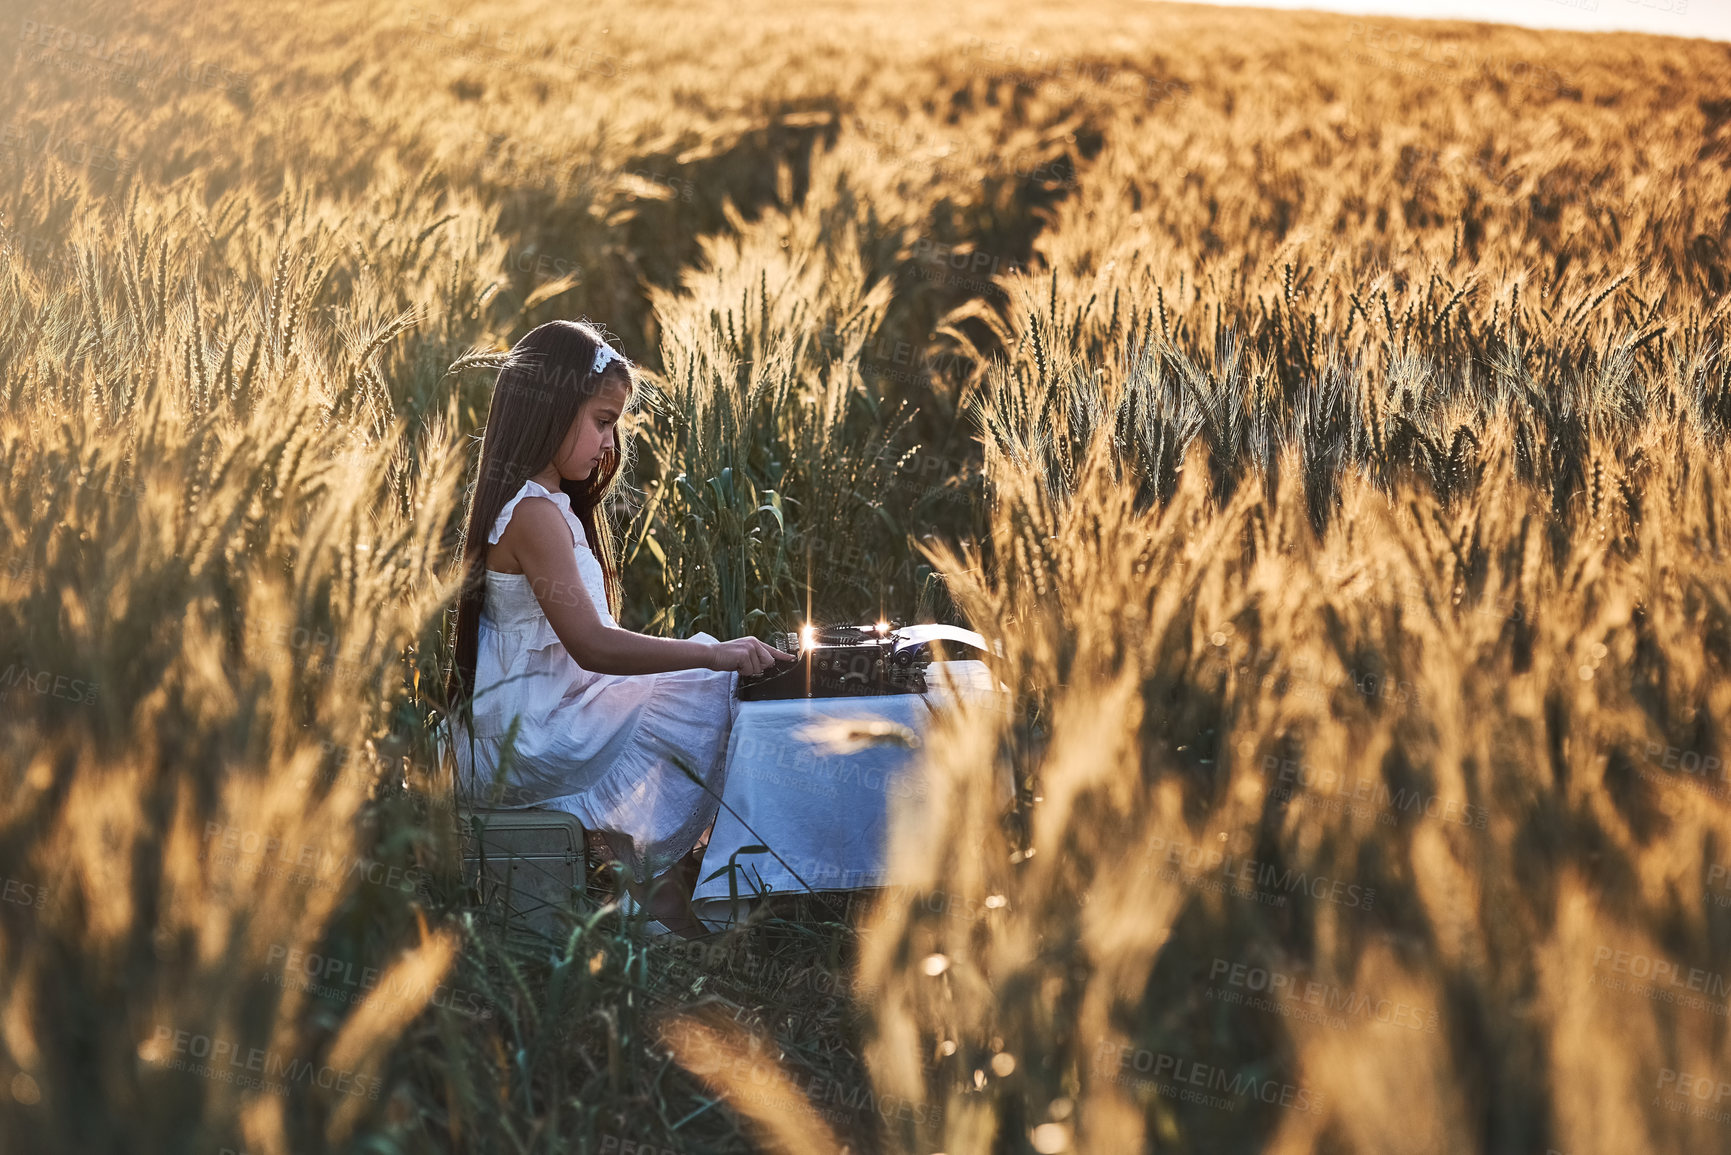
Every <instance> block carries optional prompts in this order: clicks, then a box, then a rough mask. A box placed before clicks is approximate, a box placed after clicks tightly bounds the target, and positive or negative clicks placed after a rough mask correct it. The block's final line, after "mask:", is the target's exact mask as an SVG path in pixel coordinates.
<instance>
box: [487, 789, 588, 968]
mask: <svg viewBox="0 0 1731 1155" xmlns="http://www.w3.org/2000/svg"><path fill="white" fill-rule="evenodd" d="M458 814H459V821H460V822H461V823H462V826H463V829H462V841H463V884H464V885H465V886H466V887H468V888H469V889H470V890H471V891H472V892H473V894H474V895H475V897H476V899H477V901H478V904H479V905H480V907H481V908H482V909H483V910H485V911H488V912H489V913H492V914H494V915H496V916H497V917H498V918H499V919H500V921H501V922H503V923H507V924H509V923H511V922H518V923H520V924H522V925H524V926H526V927H528V928H530V929H532V930H534V931H537V932H539V933H541V934H543V935H546V936H548V937H551V938H560V939H562V938H564V937H565V935H566V933H567V932H568V931H569V930H570V925H571V924H570V920H571V917H572V900H573V898H574V897H575V896H576V895H577V894H579V893H585V894H596V895H597V897H599V898H601V899H603V900H605V899H606V898H607V897H610V896H611V894H612V889H611V887H610V886H609V885H608V883H607V881H606V877H605V872H604V871H603V870H602V869H601V866H602V865H603V862H602V861H601V860H602V859H603V858H604V857H605V856H604V855H602V854H594V853H591V851H592V849H593V848H595V847H596V846H597V845H599V847H600V848H601V849H602V850H603V851H605V848H606V844H605V843H604V842H602V841H601V839H600V836H599V834H598V833H597V832H594V831H585V830H584V829H583V824H582V823H581V822H579V821H578V820H577V816H576V815H574V814H571V813H569V812H567V811H564V810H547V809H542V808H538V807H530V808H522V809H508V810H495V809H491V808H488V807H480V806H477V807H463V808H461V809H460V810H459V811H458Z"/></svg>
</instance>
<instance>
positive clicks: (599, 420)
mask: <svg viewBox="0 0 1731 1155" xmlns="http://www.w3.org/2000/svg"><path fill="white" fill-rule="evenodd" d="M629 396H630V391H629V387H628V386H626V385H625V384H623V383H622V382H620V381H619V379H618V378H617V377H614V378H609V379H608V381H607V383H606V384H605V385H604V386H603V387H602V389H601V391H600V392H599V393H597V394H596V395H595V396H593V397H591V398H590V399H589V400H587V401H585V402H584V403H583V408H582V409H581V410H579V411H578V413H577V420H575V421H573V422H572V423H571V428H570V430H569V431H568V432H567V433H566V434H565V440H564V442H563V443H562V444H560V446H559V451H558V452H557V453H555V454H554V455H553V468H554V469H556V470H558V471H559V476H560V477H562V478H564V479H565V480H566V481H582V480H583V479H584V478H586V477H588V476H589V475H590V474H592V473H594V472H595V467H596V466H597V465H599V464H600V463H601V455H602V454H603V453H605V452H607V451H608V450H609V449H612V448H614V443H613V430H614V427H615V426H617V425H618V424H619V415H620V414H621V413H623V412H625V402H626V400H627V399H628V398H629Z"/></svg>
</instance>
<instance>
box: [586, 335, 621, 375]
mask: <svg viewBox="0 0 1731 1155" xmlns="http://www.w3.org/2000/svg"><path fill="white" fill-rule="evenodd" d="M609 361H618V362H620V363H621V364H626V363H627V362H626V360H625V358H624V357H623V356H621V355H620V353H619V351H618V350H616V349H614V348H613V346H611V345H609V344H608V343H607V342H605V341H602V342H601V343H600V344H598V345H596V346H595V361H594V363H593V364H591V365H590V366H589V372H590V373H591V374H595V373H599V372H601V370H603V369H605V368H607V362H609Z"/></svg>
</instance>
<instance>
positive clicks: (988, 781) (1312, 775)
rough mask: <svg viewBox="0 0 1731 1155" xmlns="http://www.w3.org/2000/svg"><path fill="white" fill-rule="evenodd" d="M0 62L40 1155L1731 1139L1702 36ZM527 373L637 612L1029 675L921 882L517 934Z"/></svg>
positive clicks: (835, 11) (899, 850)
mask: <svg viewBox="0 0 1731 1155" xmlns="http://www.w3.org/2000/svg"><path fill="white" fill-rule="evenodd" d="M0 29H3V30H4V31H3V32H0V35H4V36H5V37H7V39H8V43H7V45H6V51H5V52H4V54H3V55H0V104H3V105H4V107H3V109H0V305H3V307H0V461H3V462H4V469H3V470H0V522H3V523H4V525H5V530H6V533H5V547H4V548H5V556H4V567H3V571H0V695H3V706H0V718H3V721H0V751H3V754H0V776H3V782H0V898H3V899H4V900H5V901H3V902H0V1150H4V1151H5V1152H8V1153H13V1152H16V1153H25V1152H29V1153H36V1152H43V1153H57V1152H69V1153H70V1152H77V1153H80V1155H82V1153H85V1152H96V1151H126V1152H146V1151H163V1152H176V1153H179V1152H194V1153H207V1155H223V1153H238V1152H247V1153H250V1155H265V1153H269V1155H287V1153H290V1152H295V1153H299V1152H309V1151H324V1150H333V1151H337V1150H340V1151H354V1152H371V1153H385V1152H398V1151H400V1152H489V1153H491V1152H511V1153H530V1152H533V1153H546V1155H552V1153H564V1152H578V1153H583V1155H589V1153H597V1155H599V1153H619V1155H627V1153H634V1155H662V1153H665V1152H680V1153H686V1152H712V1151H713V1152H747V1151H752V1152H755V1151H766V1152H786V1153H790V1155H805V1153H808V1152H820V1153H841V1152H847V1153H850V1155H859V1153H862V1152H885V1153H897V1155H900V1153H909V1155H932V1153H937V1152H942V1153H944V1155H987V1153H991V1155H998V1153H1003V1152H1010V1153H1021V1152H1030V1151H1032V1152H1039V1153H1041V1155H1056V1153H1059V1152H1086V1153H1111V1155H1116V1153H1119V1152H1128V1151H1185V1152H1270V1153H1289V1152H1294V1153H1295V1152H1313V1151H1314V1152H1326V1153H1330V1155H1333V1153H1342V1155H1344V1153H1349V1152H1363V1153H1377V1152H1431V1151H1435V1152H1457V1151H1485V1152H1496V1153H1510V1155H1512V1153H1516V1152H1520V1153H1534V1155H1543V1153H1546V1152H1562V1153H1566V1155H1584V1153H1592V1152H1601V1151H1602V1152H1631V1151H1678V1152H1706V1151H1731V1026H1728V1023H1727V1017H1728V1013H1731V771H1728V770H1727V761H1726V760H1727V757H1728V755H1731V743H1728V734H1731V676H1728V671H1731V557H1728V552H1727V551H1728V549H1731V543H1728V542H1727V540H1726V537H1727V534H1731V496H1728V485H1731V473H1728V471H1727V454H1726V442H1727V435H1728V433H1731V359H1728V358H1727V353H1726V348H1725V342H1726V338H1727V335H1728V330H1731V298H1728V297H1727V294H1726V290H1727V280H1726V277H1727V267H1726V253H1725V246H1726V245H1727V244H1728V243H1731V98H1728V97H1727V95H1726V94H1727V92H1728V91H1731V48H1728V46H1727V45H1725V44H1721V43H1714V42H1710V41H1705V40H1686V39H1681V38H1668V37H1657V36H1638V35H1625V34H1616V35H1609V34H1605V35H1586V34H1572V33H1560V32H1536V31H1528V30H1522V29H1517V28H1512V27H1493V26H1487V25H1470V24H1464V23H1448V22H1415V21H1397V20H1392V19H1386V18H1354V17H1345V16H1326V15H1320V14H1313V13H1282V14H1273V13H1266V12H1262V13H1257V12H1248V11H1245V10H1222V9H1212V8H1208V7H1205V6H1200V5H1183V4H1168V3H1137V4H1115V3H1108V2H1105V0H1083V2H1082V3H1079V4H1067V5H1058V4H1050V5H1042V6H1038V7H1033V8H1028V9H1025V10H1015V11H1012V10H1010V6H1004V5H989V4H984V3H979V2H977V0H964V2H963V3H960V4H957V5H952V6H949V7H948V9H947V10H944V11H942V12H939V11H938V10H937V9H935V8H931V7H927V6H921V5H912V4H904V3H899V2H891V3H884V4H878V5H873V6H856V5H828V4H817V5H812V6H800V5H793V4H779V3H778V4H770V3H763V2H761V0H745V2H744V3H742V4H738V5H730V6H725V7H724V6H706V7H701V8H675V7H673V6H670V5H660V4H637V5H623V4H616V3H612V2H611V0H604V2H602V3H598V4H595V5H592V6H586V7H583V8H581V9H577V8H568V7H561V6H552V5H536V4H531V3H528V2H527V0H486V2H477V3H472V4H467V5H464V6H462V7H456V6H450V7H446V6H436V5H435V4H434V3H433V2H432V0H418V4H417V5H416V6H410V5H402V4H396V3H386V4H381V5H377V6H363V5H350V4H337V3H332V2H329V0H294V2H292V3H288V4H284V5H282V6H280V7H278V6H262V7H261V6H256V5H243V4H238V3H234V2H232V0H215V2H214V3H206V4H202V5H194V4H192V3H188V2H184V0H139V2H138V3H135V4H126V5H123V4H115V3H107V2H105V0H94V2H89V3H69V4H65V5H60V6H53V7H51V6H46V5H40V4H37V5H30V4H24V5H21V6H9V11H8V13H7V14H6V17H5V19H4V21H0ZM1679 31H1680V32H1682V31H1685V29H1684V28H1682V27H1680V28H1679ZM556 317H586V318H590V319H592V320H594V321H596V322H597V323H599V324H602V325H604V326H606V327H607V329H608V330H609V331H610V332H611V333H612V334H614V335H615V338H616V344H617V345H618V346H619V347H620V348H621V349H622V350H623V351H625V352H626V353H627V355H629V356H630V357H632V358H633V359H634V360H635V361H637V362H638V363H639V364H640V365H641V366H642V368H643V371H644V379H645V385H646V387H647V392H648V394H649V396H648V398H647V401H648V403H647V404H645V405H643V406H641V407H640V408H639V409H638V411H637V412H636V413H635V415H634V417H633V418H632V420H631V421H630V422H628V426H627V428H626V429H625V431H624V432H625V435H626V436H627V437H628V438H629V441H630V461H631V470H630V472H629V474H628V476H627V478H626V484H625V485H624V486H623V487H622V488H621V490H620V492H619V496H618V499H617V500H616V502H615V503H614V507H613V508H612V509H611V511H610V513H611V516H612V518H613V524H614V525H615V526H616V527H617V530H618V537H617V540H618V541H619V543H620V550H621V557H620V562H621V564H622V565H623V577H624V589H625V594H626V603H625V607H624V612H623V613H622V614H621V615H620V620H621V623H622V624H624V625H626V626H629V627H631V628H634V629H639V630H644V631H647V632H650V633H656V634H666V635H672V636H686V635H689V634H690V633H692V632H695V631H698V630H707V631H709V632H711V633H712V634H714V635H715V636H717V637H735V636H739V635H741V634H745V633H756V634H758V635H760V636H767V635H768V634H769V632H770V631H772V630H781V629H789V628H793V627H794V626H795V625H796V624H797V623H798V622H799V621H802V620H804V619H805V618H806V617H807V616H811V617H813V618H816V619H819V620H858V619H860V618H861V617H864V616H868V615H873V616H875V615H877V614H881V613H886V612H887V613H892V614H895V615H896V616H900V617H904V618H906V619H908V620H916V619H917V620H946V621H954V622H958V623H963V624H967V625H970V626H971V627H972V628H975V629H978V630H980V631H981V632H983V633H985V634H987V635H989V636H991V637H993V638H997V639H1000V640H1001V641H1002V642H1003V645H1004V653H1003V656H1002V658H1001V660H999V661H998V662H997V663H996V664H997V667H998V668H997V673H998V674H999V676H1000V677H1001V678H1002V679H1003V681H1004V682H1005V684H1006V685H1009V686H1011V687H1012V688H1013V690H1014V709H1013V710H1011V711H1010V712H1008V713H993V712H989V711H969V712H962V713H957V714H955V715H952V716H949V717H946V718H943V719H941V720H939V721H938V722H937V723H936V724H935V726H934V729H933V730H932V732H931V733H930V734H929V735H928V739H927V741H926V743H925V745H924V747H923V748H922V755H921V762H922V766H923V770H924V772H925V773H927V774H928V775H930V779H931V781H932V783H933V784H934V788H933V790H932V791H931V792H930V793H929V794H928V795H927V796H926V797H925V801H924V806H925V811H926V812H925V813H924V814H923V815H922V818H923V819H924V826H923V829H924V830H926V831H928V834H927V835H926V836H923V837H920V838H914V837H912V836H911V835H902V836H897V837H896V838H895V839H894V840H893V842H892V847H891V858H892V862H893V864H894V872H895V884H894V885H892V886H890V887H888V888H887V889H884V890H882V891H879V892H861V893H856V894H852V895H840V896H831V897H826V898H806V899H803V900H799V899H794V898H789V899H787V900H786V901H783V902H781V903H779V904H776V903H772V904H768V905H767V906H765V908H764V909H763V911H762V912H761V913H760V914H759V915H758V916H756V917H754V918H753V919H752V920H751V921H749V922H748V923H747V924H746V925H744V926H742V927H739V928H737V929H735V930H732V931H730V932H728V933H726V934H724V935H717V936H713V937H712V938H710V939H707V940H700V941H697V942H691V943H684V944H678V943H675V944H669V943H668V942H665V941H659V940H650V939H647V938H646V937H645V936H644V934H643V933H642V927H641V925H640V924H639V923H638V922H636V921H634V920H632V919H628V918H625V917H624V916H622V915H621V913H620V911H619V909H618V907H617V905H616V904H614V903H610V902H607V901H604V900H602V899H599V898H594V897H590V896H578V897H576V898H575V899H574V902H573V906H572V911H571V917H570V921H569V923H568V927H569V933H568V934H561V936H559V937H558V938H555V939H552V940H549V939H546V938H541V937H537V936H535V935H534V934H532V933H527V932H525V931H524V930H523V929H522V928H520V927H508V926H505V925H501V924H500V923H498V922H497V921H496V920H493V919H491V918H490V917H489V916H488V913H487V912H486V911H485V910H478V909H475V908H474V907H473V905H472V904H471V903H470V902H469V896H468V895H467V894H466V892H465V889H464V887H463V885H462V882H461V878H460V874H459V871H458V867H457V858H458V849H457V842H456V839H455V833H454V830H455V821H456V816H455V815H454V814H453V812H452V805H451V779H450V773H449V767H447V766H443V765H441V764H440V762H439V759H438V758H437V757H436V755H435V748H434V745H433V742H432V740H431V728H432V726H433V725H434V724H436V723H437V722H438V721H439V720H440V719H441V718H442V717H443V707H442V700H441V687H442V685H443V676H442V675H443V671H444V669H445V668H446V667H447V666H448V664H449V660H450V644H449V616H448V610H449V607H450V606H451V604H452V601H453V599H454V597H455V594H456V591H457V588H458V587H457V582H458V580H459V579H458V574H457V569H456V564H455V563H456V560H457V558H458V550H459V535H460V532H461V525H462V512H463V500H464V493H465V488H466V486H467V485H468V484H469V483H470V482H471V481H472V478H473V474H474V470H475V465H476V461H477V458H478V454H477V438H478V437H479V435H480V433H481V427H482V424H483V422H484V419H485V415H486V404H487V397H488V392H489V389H490V386H491V374H492V372H493V370H494V369H496V367H497V363H498V354H500V353H502V352H503V351H504V350H506V349H508V348H509V347H510V345H511V344H512V343H513V342H514V341H515V340H516V339H517V338H518V337H519V336H521V335H522V334H523V333H524V332H526V331H527V330H528V329H529V328H530V327H532V326H533V325H535V324H539V323H541V322H543V321H546V320H549V319H552V318H556ZM1005 767H1007V768H1008V769H1009V770H1010V771H1011V772H1012V775H1013V778H1014V781H1015V783H1016V799H1015V803H1014V805H1013V806H1012V807H1010V809H1009V810H1008V811H1007V812H1005V811H1004V810H1003V808H1002V807H1001V805H1000V804H999V801H998V796H997V795H996V794H995V793H994V782H995V781H996V776H997V774H998V773H999V772H1000V771H1001V770H1002V769H1003V768H1005ZM902 828H903V829H911V828H912V826H911V824H907V825H904V826H903V827H902ZM930 831H936V832H937V836H936V837H932V836H930V834H929V832H930Z"/></svg>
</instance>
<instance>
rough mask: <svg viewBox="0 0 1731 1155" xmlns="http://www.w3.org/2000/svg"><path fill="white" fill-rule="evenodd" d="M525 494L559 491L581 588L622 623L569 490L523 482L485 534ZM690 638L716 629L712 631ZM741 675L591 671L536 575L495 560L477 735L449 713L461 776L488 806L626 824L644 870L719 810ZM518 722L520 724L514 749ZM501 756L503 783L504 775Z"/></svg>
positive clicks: (497, 528)
mask: <svg viewBox="0 0 1731 1155" xmlns="http://www.w3.org/2000/svg"><path fill="white" fill-rule="evenodd" d="M529 496H538V497H546V498H550V499H551V500H552V501H553V503H554V504H555V505H557V506H558V507H559V510H560V512H561V513H563V514H564V517H565V523H566V525H568V526H570V528H571V537H572V543H573V545H572V548H573V549H574V550H575V551H576V555H577V572H578V574H579V576H580V577H581V578H582V581H583V588H584V590H586V591H587V592H588V595H589V600H590V602H591V603H593V605H594V606H595V612H596V613H597V614H598V615H599V616H600V618H601V620H602V621H603V622H605V623H607V624H608V625H610V626H611V625H614V624H615V623H614V620H613V617H612V615H611V614H610V613H608V611H607V597H606V590H605V587H604V578H603V576H602V573H601V563H600V562H599V561H598V560H597V559H596V557H595V555H594V553H593V552H591V551H590V549H589V546H588V544H587V542H586V538H585V535H584V533H583V523H582V522H580V521H578V520H577V516H576V514H574V513H573V512H572V510H571V499H570V498H569V497H567V496H566V495H565V494H564V493H562V492H559V491H557V490H551V491H550V490H548V489H546V488H545V487H543V486H541V485H540V484H539V483H537V482H534V481H526V482H524V483H523V487H522V489H520V490H518V491H517V495H516V496H515V497H513V498H512V499H511V500H510V501H509V502H507V503H506V504H505V508H504V509H502V510H500V511H499V517H498V520H496V521H495V522H494V523H493V529H492V532H491V533H490V534H489V535H488V537H487V541H488V542H489V544H492V543H496V542H498V540H499V537H500V535H502V534H503V533H504V532H505V526H506V525H507V524H509V523H510V520H511V514H512V512H513V511H515V510H516V508H517V505H518V503H519V502H521V501H522V500H523V499H524V498H525V497H529ZM693 638H694V639H696V640H700V641H709V642H713V641H716V640H717V639H716V638H714V637H712V636H711V635H709V634H707V633H699V634H694V635H693ZM738 680H739V674H738V672H737V671H734V670H725V671H723V670H708V669H687V670H671V671H666V672H663V673H657V674H598V673H594V672H592V671H590V670H585V669H584V668H583V667H581V666H579V665H578V664H577V662H576V659H574V658H572V656H571V655H570V654H569V653H568V652H567V651H566V649H565V646H564V644H563V643H561V642H560V641H559V637H558V635H557V634H555V633H554V632H553V625H552V623H551V622H549V621H548V620H547V615H546V614H545V613H543V612H542V610H541V605H540V603H539V602H537V601H536V600H535V595H534V593H533V592H532V591H531V589H530V584H529V579H528V577H526V576H525V575H523V574H508V573H498V572H496V571H494V570H488V571H487V586H486V598H485V601H484V604H483V608H482V610H481V621H480V637H479V643H478V645H477V647H476V653H475V693H474V702H473V706H474V732H473V739H472V742H471V739H470V736H469V735H468V734H467V733H466V732H465V730H464V728H463V725H462V723H461V722H460V721H459V720H456V719H453V720H452V732H453V733H454V734H455V735H456V736H457V740H456V741H455V742H454V743H453V744H452V745H453V747H454V751H453V752H454V753H455V755H456V762H457V774H458V777H457V787H458V789H459V791H461V792H463V794H464V795H465V797H467V798H468V799H469V800H470V801H471V802H473V803H475V804H478V805H490V806H499V807H510V808H516V807H525V806H538V807H546V808H549V809H555V810H565V811H569V812H570V813H572V814H575V815H576V816H577V818H578V820H579V821H580V822H582V823H583V826H584V828H585V829H586V830H601V831H609V832H612V833H613V835H614V837H613V839H612V841H614V842H616V843H623V842H624V841H625V839H623V838H620V837H618V836H619V835H627V836H629V840H630V846H629V848H628V850H626V852H625V854H624V861H625V864H626V865H627V866H628V867H629V868H630V869H631V870H632V872H633V874H635V875H636V877H637V878H638V879H639V881H642V880H645V879H647V878H648V877H650V876H651V875H655V874H659V873H661V872H662V871H664V870H666V869H667V868H668V867H669V866H671V865H672V864H673V863H675V862H676V861H678V860H679V859H680V858H681V857H683V856H684V855H685V854H686V853H687V852H688V851H690V850H691V848H692V847H693V846H695V845H696V844H697V840H698V838H699V837H700V836H701V835H702V834H703V831H704V830H705V829H706V828H707V827H708V826H709V823H710V821H711V820H712V819H713V818H714V817H715V815H716V810H717V807H718V806H719V804H720V803H719V799H720V797H721V786H722V778H723V772H724V770H725V764H726V752H727V738H728V734H729V732H730V731H731V729H732V725H733V719H734V718H735V717H736V716H737V714H738V711H739V697H738V694H737V683H738ZM513 721H515V722H516V725H517V733H516V735H515V739H514V740H513V741H512V742H511V744H510V747H511V748H510V754H509V757H506V756H505V755H506V733H507V731H508V730H509V729H510V728H511V725H512V723H513ZM501 762H503V763H504V774H503V776H502V779H503V781H502V785H503V789H500V788H499V785H496V784H495V776H496V775H497V774H498V771H499V767H500V764H501ZM679 762H683V763H684V764H685V765H686V766H687V767H689V768H690V770H691V771H692V773H693V774H695V775H696V776H697V778H699V779H701V781H702V785H700V784H699V783H698V782H696V781H693V780H692V778H691V777H690V776H688V775H687V774H685V773H683V772H682V771H681V770H680V768H679V766H678V764H677V763H679ZM705 786H707V787H708V789H707V790H706V789H705ZM711 791H713V793H711Z"/></svg>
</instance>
